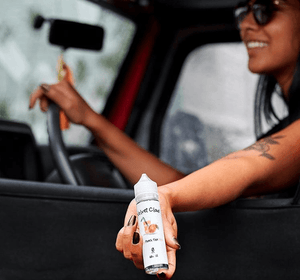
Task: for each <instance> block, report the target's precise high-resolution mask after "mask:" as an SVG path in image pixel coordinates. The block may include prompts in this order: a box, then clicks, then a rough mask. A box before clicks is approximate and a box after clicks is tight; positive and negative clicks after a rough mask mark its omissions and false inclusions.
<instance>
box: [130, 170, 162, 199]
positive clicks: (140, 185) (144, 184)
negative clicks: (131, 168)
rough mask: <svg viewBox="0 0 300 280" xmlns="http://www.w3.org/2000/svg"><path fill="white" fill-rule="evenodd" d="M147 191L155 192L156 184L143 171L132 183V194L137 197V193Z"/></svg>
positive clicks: (145, 192)
mask: <svg viewBox="0 0 300 280" xmlns="http://www.w3.org/2000/svg"><path fill="white" fill-rule="evenodd" d="M147 193H157V184H156V183H155V182H154V181H152V180H151V179H150V178H149V177H148V176H147V175H146V174H145V173H144V174H143V175H142V177H141V178H140V180H139V181H138V182H137V183H136V184H135V185H134V194H135V197H136V198H137V197H138V196H139V195H141V194H147Z"/></svg>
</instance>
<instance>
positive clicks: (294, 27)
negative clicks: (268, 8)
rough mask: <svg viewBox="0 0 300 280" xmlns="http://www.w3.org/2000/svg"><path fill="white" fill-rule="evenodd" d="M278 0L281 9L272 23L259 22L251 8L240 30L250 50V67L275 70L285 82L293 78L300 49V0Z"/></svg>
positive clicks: (259, 71)
mask: <svg viewBox="0 0 300 280" xmlns="http://www.w3.org/2000/svg"><path fill="white" fill-rule="evenodd" d="M251 2H255V1H251ZM274 3H276V6H275V7H276V8H277V9H276V10H275V11H274V13H273V17H272V19H271V21H270V22H269V23H268V24H266V25H264V26H260V25H258V24H257V23H256V21H255V19H254V17H253V14H252V12H250V13H249V14H248V15H247V16H246V18H245V19H244V21H243V22H242V23H241V25H240V29H241V30H240V33H241V38H242V40H243V42H244V43H245V45H246V48H247V50H248V55H249V62H248V66H249V69H250V71H251V72H253V73H260V74H273V75H274V76H275V77H276V78H277V81H278V82H279V83H280V81H281V83H284V82H286V81H287V80H291V79H292V78H293V73H294V69H295V66H296V62H297V59H298V56H299V53H300V1H299V0H279V1H274ZM277 4H278V5H277ZM281 83H280V84H281Z"/></svg>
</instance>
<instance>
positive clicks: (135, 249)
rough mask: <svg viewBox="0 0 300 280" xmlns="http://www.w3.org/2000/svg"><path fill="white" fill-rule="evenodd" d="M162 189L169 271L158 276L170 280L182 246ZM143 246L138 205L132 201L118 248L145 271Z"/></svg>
mask: <svg viewBox="0 0 300 280" xmlns="http://www.w3.org/2000/svg"><path fill="white" fill-rule="evenodd" d="M160 189H162V187H159V188H158V190H159V200H160V207H161V213H162V220H163V226H164V233H165V239H166V247H167V255H168V261H169V269H168V270H161V271H158V273H157V276H158V278H160V279H170V278H171V277H172V276H173V274H174V272H175V268H176V250H178V249H180V245H179V243H178V241H177V223H176V220H175V217H174V215H173V213H172V209H171V206H170V203H169V200H168V199H167V196H166V194H165V193H163V192H162V191H160ZM142 245H143V240H142V238H141V236H140V233H139V227H138V222H137V211H136V204H135V200H132V201H131V203H130V205H129V207H128V209H127V213H126V216H125V224H124V227H123V228H122V229H121V230H120V231H119V233H118V236H117V240H116V248H117V250H118V251H119V252H121V253H123V255H124V257H125V258H126V259H129V260H131V261H133V263H134V265H135V266H136V267H137V268H139V269H144V265H143V254H142Z"/></svg>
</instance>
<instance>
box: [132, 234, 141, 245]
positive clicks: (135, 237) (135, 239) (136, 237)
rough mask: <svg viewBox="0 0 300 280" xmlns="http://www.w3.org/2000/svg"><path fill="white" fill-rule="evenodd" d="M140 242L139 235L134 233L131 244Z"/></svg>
mask: <svg viewBox="0 0 300 280" xmlns="http://www.w3.org/2000/svg"><path fill="white" fill-rule="evenodd" d="M139 242H140V235H139V233H138V232H134V234H133V238H132V244H138V243H139Z"/></svg>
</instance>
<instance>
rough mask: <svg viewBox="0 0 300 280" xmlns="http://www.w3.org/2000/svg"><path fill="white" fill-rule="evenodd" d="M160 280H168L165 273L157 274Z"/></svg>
mask: <svg viewBox="0 0 300 280" xmlns="http://www.w3.org/2000/svg"><path fill="white" fill-rule="evenodd" d="M157 276H158V278H159V279H166V274H165V273H164V272H160V273H158V274H157Z"/></svg>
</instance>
